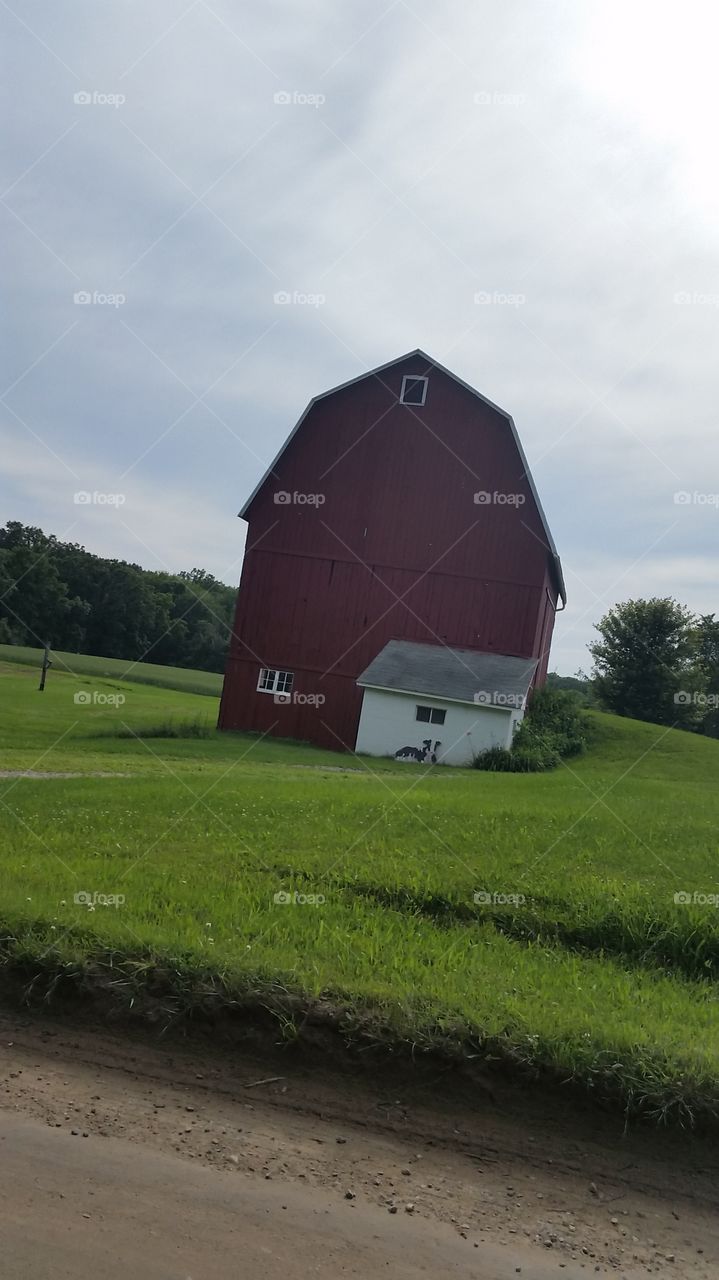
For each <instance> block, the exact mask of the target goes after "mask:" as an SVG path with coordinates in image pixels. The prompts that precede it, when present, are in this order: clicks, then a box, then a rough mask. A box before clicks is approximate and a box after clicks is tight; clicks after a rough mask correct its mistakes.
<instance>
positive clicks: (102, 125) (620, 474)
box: [0, 0, 719, 671]
mask: <svg viewBox="0 0 719 1280" xmlns="http://www.w3.org/2000/svg"><path fill="white" fill-rule="evenodd" d="M642 3H643V0H642ZM639 8H642V4H639ZM689 8H690V9H691V8H692V6H691V5H690V6H689ZM16 14H17V16H13V14H12V13H10V12H7V11H6V12H5V16H4V21H5V24H6V28H7V37H8V44H9V48H10V60H11V65H12V67H13V69H14V74H15V84H14V87H13V88H12V90H11V94H10V102H11V105H12V114H13V117H14V122H15V128H14V141H13V144H12V147H11V148H10V149H9V150H8V152H7V153H6V156H5V173H6V178H5V182H4V186H11V184H14V185H12V189H11V190H10V191H9V192H8V194H7V195H6V197H5V201H6V203H5V204H4V205H0V216H2V220H3V229H4V232H5V235H6V237H7V240H8V242H9V243H10V246H11V256H10V273H9V274H10V278H11V281H10V282H11V286H12V292H13V299H12V306H11V317H12V318H11V322H10V323H9V324H8V326H7V341H6V343H5V346H6V349H7V367H6V370H5V372H4V374H3V386H9V385H11V384H15V385H13V386H12V388H11V390H10V391H9V392H8V393H7V396H6V400H5V403H6V405H7V406H8V408H7V412H6V413H5V414H4V416H3V419H2V422H3V426H2V440H3V458H4V459H12V462H11V463H9V462H8V463H7V464H6V465H5V466H4V467H3V473H4V474H3V500H4V501H3V506H4V509H5V511H6V515H7V516H9V517H16V518H20V519H24V520H28V521H32V522H34V523H39V524H42V525H43V526H44V527H45V528H46V529H52V531H54V532H57V533H62V532H63V531H64V530H65V529H66V528H68V527H69V526H71V525H73V521H75V522H76V523H75V526H74V531H73V533H72V534H71V535H70V536H71V537H72V538H73V540H82V541H85V543H86V545H87V546H88V547H89V548H90V549H91V550H96V551H100V552H103V553H110V554H114V555H118V556H126V557H127V558H129V559H132V560H136V561H140V562H141V563H145V564H147V565H148V566H150V565H155V564H157V563H167V564H169V565H171V566H172V567H173V568H180V567H188V566H189V565H191V564H202V565H204V566H205V567H207V568H209V569H211V570H212V571H213V572H215V573H217V574H218V575H220V576H223V577H225V578H226V579H227V580H229V581H236V579H237V577H238V566H237V564H236V561H237V559H238V556H239V555H240V554H241V547H242V539H243V537H244V532H243V528H244V527H243V526H242V525H241V524H240V522H238V521H237V520H236V519H235V512H236V511H237V510H238V508H239V506H240V504H241V502H242V500H243V499H244V497H245V496H246V495H247V494H248V493H249V492H250V491H251V489H252V487H253V486H254V484H255V482H256V480H257V478H258V477H259V475H260V474H262V472H263V470H264V467H265V466H266V464H267V462H268V461H269V459H270V458H271V457H272V456H274V454H275V452H276V451H277V448H278V447H279V445H280V443H281V441H282V440H283V438H284V437H285V436H286V434H287V433H288V431H289V429H290V427H291V426H292V424H293V423H294V421H295V420H296V418H297V417H298V416H299V414H300V412H301V410H302V409H303V407H304V405H305V404H306V402H307V400H308V399H309V398H310V397H311V396H312V395H314V394H316V393H317V392H318V391H321V390H323V389H325V388H327V387H329V386H332V385H334V384H335V383H338V382H341V381H344V380H345V379H347V378H350V377H353V376H356V375H357V374H358V373H360V372H361V371H362V370H363V369H366V368H371V367H373V366H374V365H376V364H380V363H382V362H384V361H385V360H388V359H391V358H392V357H393V356H395V355H398V354H400V353H401V352H402V351H405V350H407V349H409V348H412V347H415V346H421V347H423V348H425V349H426V350H428V351H429V352H430V353H431V354H433V355H435V356H436V357H437V358H438V359H439V360H441V361H442V362H443V363H445V364H447V365H448V366H449V367H451V368H453V369H455V370H456V372H457V373H458V374H459V375H460V376H461V377H463V378H465V379H466V380H467V381H469V382H470V383H472V384H473V385H475V386H476V387H477V388H478V389H479V390H481V391H482V392H483V393H484V394H486V395H488V396H489V397H490V398H491V399H493V400H495V401H497V402H498V403H500V404H501V405H503V406H505V407H506V408H507V409H509V410H510V411H511V412H512V413H513V415H514V417H515V420H516V422H517V425H518V428H519V431H520V434H521V436H522V439H523V442H524V445H525V449H526V451H527V454H528V456H529V459H530V464H531V465H532V467H533V471H534V474H535V478H536V481H537V484H538V486H539V489H540V493H541V495H542V499H543V503H544V505H545V508H546V510H547V513H548V516H549V519H550V523H551V525H552V529H553V532H554V535H555V539H556V541H557V545H558V547H559V549H560V552H561V554H562V557H563V560H564V563H565V568H566V574H567V582H568V589H569V595H570V602H569V607H568V609H567V611H566V613H565V614H564V615H563V616H562V618H560V619H559V621H558V626H557V631H556V638H555V646H554V663H555V665H556V666H557V667H558V668H559V669H560V670H564V671H571V670H573V669H575V668H576V667H577V666H578V665H579V664H580V663H581V664H582V665H584V666H586V665H587V662H588V659H587V655H586V650H585V646H586V642H587V640H588V639H589V638H591V626H592V622H593V621H595V620H596V619H597V618H598V617H599V616H600V615H601V614H602V613H603V612H604V611H605V609H606V608H607V607H609V606H610V605H611V604H613V603H614V602H615V600H617V599H622V598H626V597H627V596H628V595H639V594H643V595H645V594H654V593H657V594H674V595H676V596H677V597H679V598H680V599H682V600H684V601H685V602H686V603H688V604H689V605H690V606H692V607H694V608H696V609H700V610H704V611H710V610H712V609H713V608H714V591H713V586H714V575H713V571H712V567H713V557H714V555H715V550H716V542H717V529H718V527H719V524H718V522H719V513H718V512H717V508H716V506H713V505H711V504H709V503H707V502H704V503H702V502H701V501H698V500H695V499H694V497H693V495H694V494H695V493H699V494H705V493H706V492H707V491H709V492H711V491H712V490H713V489H717V488H719V483H717V482H716V481H712V480H711V477H712V476H713V475H718V474H719V465H718V464H719V444H718V443H717V438H718V437H717V430H716V403H717V394H716V385H715V383H716V374H715V371H714V370H715V362H714V361H713V360H712V359H711V358H710V356H711V354H713V346H714V342H715V339H716V335H717V326H718V321H719V306H718V303H719V263H718V261H717V235H716V231H715V226H716V220H715V218H713V216H712V215H713V213H714V212H715V204H714V197H715V195H716V191H715V190H714V189H713V188H712V187H711V184H710V181H709V179H708V178H707V177H706V174H705V173H704V171H703V170H702V168H701V165H700V162H699V160H698V158H697V139H696V136H695V135H696V134H697V133H698V134H699V137H700V138H701V136H702V128H704V129H706V125H702V121H705V120H706V117H707V113H708V112H709V108H710V105H711V102H710V98H709V99H707V97H706V91H705V90H702V89H699V90H696V91H695V90H693V89H692V85H691V78H689V79H687V76H686V75H684V78H683V79H682V72H681V67H682V66H683V65H685V63H686V62H687V60H690V59H691V57H692V56H696V57H697V58H701V49H702V47H703V46H705V45H707V44H708V43H710V41H709V34H710V33H708V32H705V31H704V30H703V28H702V23H703V22H704V21H705V20H708V19H707V13H706V11H705V10H704V9H703V8H702V7H701V6H699V7H698V8H697V12H696V14H695V15H694V17H695V20H694V21H693V22H690V21H687V23H686V32H684V34H680V35H677V34H676V32H675V31H674V29H673V27H671V26H670V21H669V13H668V11H667V12H662V6H661V5H659V7H658V8H657V6H653V7H652V9H651V14H652V23H651V24H650V25H652V28H653V36H652V40H651V42H650V49H649V53H648V54H645V56H644V58H643V59H641V58H640V59H638V60H637V61H636V62H635V64H634V66H635V70H634V73H633V76H634V79H633V80H632V81H631V82H630V77H629V75H628V71H627V68H628V66H631V65H632V63H631V54H632V52H633V51H636V48H638V42H639V36H640V24H639V23H638V19H637V22H636V23H632V22H629V23H628V25H627V24H626V22H625V21H624V19H623V17H622V12H621V11H620V9H619V8H618V7H617V6H616V5H615V4H614V2H613V0H612V2H611V3H608V4H606V5H605V4H602V5H600V4H598V3H597V4H588V5H587V6H583V7H582V9H581V11H580V10H578V9H577V7H576V6H573V5H569V4H567V3H556V4H551V5H547V6H542V7H541V8H536V9H532V8H531V7H527V6H524V5H519V4H517V3H511V4H508V5H506V6H502V7H501V8H500V7H498V6H496V5H492V4H489V3H478V4H472V5H470V4H467V3H462V4H451V5H450V6H449V7H448V8H444V9H443V10H442V13H441V15H440V13H439V11H438V10H437V9H436V6H432V5H430V4H428V3H426V0H423V2H422V3H414V2H413V3H411V4H407V3H404V0H398V2H397V3H395V4H391V5H387V4H369V5H365V6H357V7H356V8H355V9H352V10H349V11H347V10H340V9H338V8H337V6H336V5H330V4H329V3H319V2H317V3H314V4H313V3H307V4H305V5H304V6H303V7H302V10H301V11H300V10H298V9H297V7H296V6H295V5H290V4H286V5H282V4H278V5H273V6H271V7H267V8H266V9H260V10H256V11H247V10H242V11H240V10H238V9H237V8H236V7H235V6H233V5H231V4H230V3H229V0H222V2H219V0H218V2H217V3H215V2H214V0H213V2H212V3H210V4H207V5H206V4H204V3H202V0H199V2H198V3H196V4H194V5H187V6H184V7H183V5H182V4H170V3H166V2H165V0H158V2H157V3H155V4H153V5H152V6H143V5H140V4H139V3H123V4H119V3H114V4H112V3H111V4H109V5H108V6H105V7H104V8H103V9H98V8H97V6H94V5H91V4H89V3H87V4H79V5H77V6H74V7H73V9H72V10H71V11H69V10H65V11H63V12H59V11H58V10H57V9H56V8H55V7H53V6H50V5H48V4H45V3H39V4H37V5H36V6H34V7H33V10H32V13H31V14H28V13H27V11H26V9H25V8H23V9H22V10H20V9H19V8H18V9H17V10H16ZM24 23H29V24H30V25H31V26H32V28H33V31H34V34H33V32H30V31H29V30H28V29H27V27H26V26H25V25H23V24H24ZM602 23H603V24H604V26H602ZM604 28H607V30H606V31H605V30H604ZM602 32H604V34H602ZM687 32H688V33H689V34H687ZM612 33H613V34H614V36H615V45H614V47H615V53H612V41H611V36H612ZM673 40H679V41H683V42H684V46H683V47H679V48H677V49H676V51H675V54H673V52H672V50H673ZM692 41H693V42H694V44H692ZM633 42H634V43H633ZM687 42H688V43H687ZM635 47H636V48H635ZM612 59H614V61H612ZM699 65H700V66H701V62H700V63H699ZM678 78H679V79H678ZM699 78H700V79H701V77H699ZM642 84H644V87H645V92H642V91H641V89H642ZM662 84H664V85H665V86H668V88H667V89H666V92H667V93H670V94H671V95H672V96H673V99H674V110H673V111H672V110H668V107H667V102H666V101H665V97H664V96H662V91H661V86H662ZM79 92H87V93H89V94H90V95H93V94H94V95H105V96H106V97H107V96H108V95H124V98H125V101H124V102H122V103H121V104H119V105H116V106H115V105H112V104H111V103H109V102H106V101H102V100H96V101H94V102H90V103H76V102H75V101H74V100H73V98H74V95H75V94H77V93H79ZM690 92H693V93H698V94H699V98H698V99H695V98H692V99H691V101H690V102H688V101H687V95H688V94H689V93H690ZM277 94H284V95H289V98H290V101H279V102H277V101H275V95H277ZM702 94H703V95H704V96H703V97H702ZM319 97H322V98H324V101H318V98H319ZM313 99H314V101H313ZM692 120H693V121H694V128H691V127H690V125H691V123H692ZM81 290H86V291H89V292H90V293H92V292H95V291H96V292H98V293H100V294H102V295H107V294H122V295H124V299H125V300H124V301H123V302H122V304H121V305H117V306H112V305H109V304H107V303H91V304H88V305H78V304H76V303H75V302H74V301H73V295H74V294H75V293H76V292H78V291H81ZM283 290H284V291H289V292H290V293H292V292H294V291H298V292H300V293H302V294H314V295H323V297H324V301H323V302H322V303H321V304H320V305H316V306H312V305H308V304H291V305H277V304H276V303H275V302H274V295H275V294H276V293H277V292H278V291H283ZM477 293H485V294H488V295H490V297H494V295H495V294H497V295H500V296H503V295H510V294H511V295H515V297H516V295H522V297H523V299H524V300H523V301H522V302H520V303H515V305H510V304H508V303H506V302H501V301H494V300H493V301H491V302H489V303H480V304H477V303H476V302H475V295H476V294H477ZM77 488H83V489H93V488H98V489H103V490H110V491H114V490H117V489H122V490H123V491H126V492H127V503H126V505H125V507H124V508H123V510H122V511H119V512H118V511H100V510H99V509H93V510H87V511H85V510H81V509H80V510H78V508H77V507H76V506H73V502H72V496H73V493H74V492H75V490H76V489H77ZM677 491H684V492H688V493H690V494H691V495H692V501H691V502H689V503H683V504H677V503H675V501H674V494H675V492H677ZM118 517H119V518H118ZM153 556H154V559H153Z"/></svg>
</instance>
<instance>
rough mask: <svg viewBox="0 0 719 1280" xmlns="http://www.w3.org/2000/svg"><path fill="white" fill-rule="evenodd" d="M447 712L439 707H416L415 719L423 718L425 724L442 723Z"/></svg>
mask: <svg viewBox="0 0 719 1280" xmlns="http://www.w3.org/2000/svg"><path fill="white" fill-rule="evenodd" d="M446 714H447V712H446V711H445V710H444V709H443V708H440V707H417V715H416V719H417V720H423V721H424V723H425V724H444V717H445V716H446Z"/></svg>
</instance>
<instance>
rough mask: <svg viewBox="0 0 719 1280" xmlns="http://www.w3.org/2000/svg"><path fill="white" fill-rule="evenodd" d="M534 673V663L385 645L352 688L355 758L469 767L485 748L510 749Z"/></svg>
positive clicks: (422, 646)
mask: <svg viewBox="0 0 719 1280" xmlns="http://www.w3.org/2000/svg"><path fill="white" fill-rule="evenodd" d="M536 666H537V662H536V659H534V658H531V659H527V658H513V657H510V656H508V655H505V654H498V653H480V652H478V651H477V650H475V649H450V648H448V647H447V646H446V645H435V644H419V643H415V642H413V641H408V640H390V642H389V643H388V644H386V645H385V647H384V649H382V651H381V652H380V653H379V654H378V655H377V657H376V658H375V659H374V661H373V662H371V663H370V665H369V666H368V667H367V670H366V671H363V672H362V675H361V676H360V677H359V679H358V681H357V683H358V685H359V686H360V687H361V688H362V689H363V690H364V694H363V698H362V711H361V713H360V721H359V728H358V731H357V742H356V746H355V750H356V751H357V752H359V753H360V754H362V755H370V756H395V757H396V758H397V759H404V760H407V761H408V762H409V763H427V762H430V761H431V762H436V763H438V764H450V765H469V764H471V763H472V761H473V759H474V758H475V756H477V755H479V754H480V753H481V752H482V751H486V750H487V749H488V748H489V747H509V746H510V745H511V743H512V738H513V736H514V731H515V729H516V727H517V725H518V724H519V723H520V721H521V720H522V719H523V717H524V710H525V707H526V702H527V694H528V692H529V687H530V684H531V682H532V677H533V675H534V672H535V669H536Z"/></svg>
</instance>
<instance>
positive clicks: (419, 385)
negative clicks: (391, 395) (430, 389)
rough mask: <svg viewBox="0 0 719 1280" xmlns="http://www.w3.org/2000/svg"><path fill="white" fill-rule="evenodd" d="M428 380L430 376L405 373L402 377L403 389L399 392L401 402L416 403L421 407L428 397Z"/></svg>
mask: <svg viewBox="0 0 719 1280" xmlns="http://www.w3.org/2000/svg"><path fill="white" fill-rule="evenodd" d="M428 381H429V379H428V378H416V377H415V376H414V374H411V373H407V374H405V376H404V377H403V379H402V390H401V391H400V393H399V402H400V404H414V405H417V406H418V407H419V408H421V406H422V405H423V404H424V402H425V400H426V398H427V382H428Z"/></svg>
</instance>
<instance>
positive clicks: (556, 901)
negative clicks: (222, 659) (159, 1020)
mask: <svg viewBox="0 0 719 1280" xmlns="http://www.w3.org/2000/svg"><path fill="white" fill-rule="evenodd" d="M74 661H75V670H77V660H76V659H74ZM82 661H83V662H88V661H89V662H92V661H93V660H91V659H83V660H82ZM177 674H178V676H179V677H180V679H181V680H184V678H185V677H190V678H192V677H193V676H194V675H200V676H202V673H192V672H180V673H177ZM170 679H172V677H170ZM36 686H37V671H36V670H35V669H33V668H31V667H29V666H23V665H19V664H16V663H7V662H4V663H0V769H3V770H17V769H34V770H38V771H53V770H56V771H57V770H60V771H68V772H73V773H77V774H80V775H83V776H77V777H72V778H54V779H53V778H51V779H47V778H44V779H30V778H14V777H10V778H0V828H1V829H2V834H3V841H2V856H1V859H0V955H1V956H2V959H3V961H4V963H5V965H6V966H7V967H8V970H12V971H13V972H14V973H15V974H16V975H17V974H22V975H24V976H25V978H26V981H27V985H28V986H29V987H30V986H32V985H33V984H34V989H35V990H36V991H42V992H45V991H47V990H48V989H50V988H52V987H53V985H54V984H55V983H57V982H58V981H64V982H74V983H76V984H79V985H82V984H84V985H88V984H90V985H92V984H94V985H95V986H102V988H103V990H105V991H106V992H107V998H108V1000H113V1001H116V1002H124V1003H125V1004H129V1003H130V1001H131V1000H134V1001H142V1000H143V999H146V998H148V997H149V996H153V997H154V998H156V1000H157V1001H158V1002H159V1005H160V1006H161V1007H162V1008H165V1009H166V1010H167V1011H168V1013H167V1016H168V1017H169V1016H170V1010H177V1009H184V1008H189V1007H192V1006H193V1005H195V1004H205V1005H206V1004H207V1003H208V1001H209V1002H211V1003H212V1004H214V1005H215V1006H216V1007H217V1006H219V1005H222V1004H223V1003H227V1002H228V1001H235V1002H237V1001H240V1002H245V1003H249V1004H253V1003H255V1004H259V1005H262V1006H263V1007H265V1008H270V1009H272V1010H273V1011H274V1012H275V1013H276V1015H277V1019H278V1029H279V1030H281V1033H282V1034H283V1035H285V1036H288V1037H291V1036H294V1035H296V1034H297V1033H298V1024H299V1022H300V1021H301V1016H302V1011H303V1010H306V1009H307V1008H309V1007H310V1006H312V1007H316V1006H317V1004H318V1002H319V1003H320V1005H321V1007H322V1008H323V1009H325V1010H330V1011H333V1013H334V1015H335V1017H336V1019H337V1022H338V1025H340V1027H341V1028H342V1029H343V1030H344V1032H345V1034H347V1035H354V1036H357V1035H362V1036H365V1037H367V1036H369V1037H370V1038H373V1039H375V1040H376V1041H383V1042H387V1043H390V1044H395V1045H397V1046H399V1045H400V1044H401V1045H402V1046H404V1047H408V1046H414V1047H415V1048H416V1049H419V1050H421V1049H427V1048H433V1049H435V1050H436V1051H441V1052H443V1053H447V1054H452V1055H460V1054H466V1053H472V1054H477V1055H479V1056H480V1057H482V1056H484V1057H488V1058H489V1059H490V1060H492V1061H493V1062H494V1065H495V1067H496V1068H497V1069H499V1070H501V1069H505V1068H506V1069H511V1070H513V1071H516V1070H519V1071H520V1072H529V1073H531V1074H534V1075H535V1076H536V1074H537V1073H539V1074H540V1075H547V1076H549V1077H551V1078H552V1079H555V1080H556V1079H559V1080H566V1081H572V1082H573V1083H574V1084H575V1085H577V1086H581V1087H583V1088H585V1089H587V1090H591V1091H592V1092H593V1094H594V1095H595V1096H599V1095H601V1096H602V1097H604V1098H609V1099H613V1100H614V1101H615V1102H616V1103H617V1104H619V1105H622V1106H624V1107H626V1108H627V1109H628V1110H630V1111H643V1112H645V1113H647V1114H649V1115H653V1116H656V1117H659V1118H664V1119H672V1120H684V1121H686V1120H689V1119H691V1118H693V1117H709V1116H712V1117H717V1116H719V1016H718V1012H717V1001H716V986H715V979H716V976H717V966H718V965H719V923H718V917H719V908H717V906H716V905H714V901H712V895H717V894H719V885H718V883H717V848H716V843H717V837H716V833H717V826H718V821H717V820H718V819H719V791H718V789H717V785H716V782H717V772H718V770H719V743H716V742H713V741H709V740H705V739H700V738H697V737H694V736H692V735H689V734H682V733H680V732H678V731H673V730H665V729H661V728H659V727H657V726H653V725H646V724H639V723H636V722H633V721H627V720H619V719H616V718H614V717H609V716H600V715H596V716H594V718H593V719H594V726H595V738H594V741H593V744H592V747H591V749H590V751H589V752H588V753H587V754H586V756H584V757H582V758H580V759H578V760H573V761H570V762H569V764H568V765H565V766H562V767H561V768H560V769H558V770H557V771H556V772H554V773H551V774H529V775H517V774H491V773H480V772H477V771H473V770H466V771H465V770H450V769H442V768H435V769H432V768H422V769H420V768H414V767H408V766H404V765H397V764H395V763H394V762H393V761H382V762H379V761H376V760H362V759H361V758H352V757H343V756H339V755H335V754H334V753H328V752H323V751H320V750H317V749H315V748H311V747H307V746H303V745H301V744H291V743H283V742H281V741H278V740H277V739H272V740H270V739H268V738H262V739H261V738H259V737H255V736H252V735H244V734H217V733H215V732H214V731H213V730H212V729H211V728H210V729H209V730H208V731H209V733H210V736H209V737H194V736H188V737H183V736H180V737H172V738H163V737H157V736H152V737H150V736H148V737H143V736H142V735H143V734H148V733H156V732H157V730H158V728H159V727H160V726H162V725H167V724H168V723H169V724H170V726H171V727H172V730H173V731H174V732H177V733H184V732H186V733H188V734H191V733H194V732H195V731H196V729H197V725H198V724H199V723H204V724H206V725H208V726H212V725H213V724H214V722H215V719H216V711H217V705H216V702H215V701H213V700H212V699H210V698H208V696H207V695H199V694H196V693H193V692H191V691H189V689H187V688H186V687H184V686H183V688H181V689H178V688H160V687H158V686H155V685H147V684H144V685H143V684H138V683H133V682H132V681H128V680H118V679H117V678H113V677H112V676H111V675H108V676H105V677H102V678H101V677H99V676H94V675H92V673H91V672H88V673H87V675H84V676H83V677H80V676H76V675H72V674H70V673H68V672H63V671H62V670H60V669H59V666H58V667H55V668H53V670H52V671H51V673H50V677H49V681H48V687H47V689H46V691H45V693H43V694H40V693H38V692H37V687H36ZM78 692H83V693H88V694H89V695H90V700H89V701H85V702H81V703H77V702H76V701H75V695H76V694H77V693H78ZM118 693H120V694H122V695H123V697H124V698H125V701H124V702H122V703H121V704H119V705H118V704H116V703H115V702H108V701H107V695H116V694H118ZM96 695H97V696H96ZM99 695H104V697H103V699H100V696H99ZM127 733H130V736H129V737H128V736H124V737H123V736H119V735H120V734H127ZM133 734H135V735H137V736H132V735H133ZM298 766H301V767H298ZM308 766H312V767H308ZM98 773H103V774H108V775H110V776H102V777H98V776H96V775H97V774H98ZM85 775H90V776H85ZM677 893H681V894H688V895H689V896H690V897H691V898H692V901H690V902H689V903H685V902H682V901H679V902H676V901H675V895H676V894H677ZM76 895H80V897H81V900H80V901H76ZM276 895H280V899H279V900H276ZM697 895H698V896H697ZM695 896H696V900H694V898H695ZM103 897H105V898H115V899H118V898H121V899H122V901H121V902H119V903H118V904H117V905H115V904H114V903H108V902H103V900H102V899H103ZM287 897H289V898H290V901H286V898H287ZM93 899H94V901H93ZM715 900H716V901H719V897H718V898H716V899H715Z"/></svg>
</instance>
